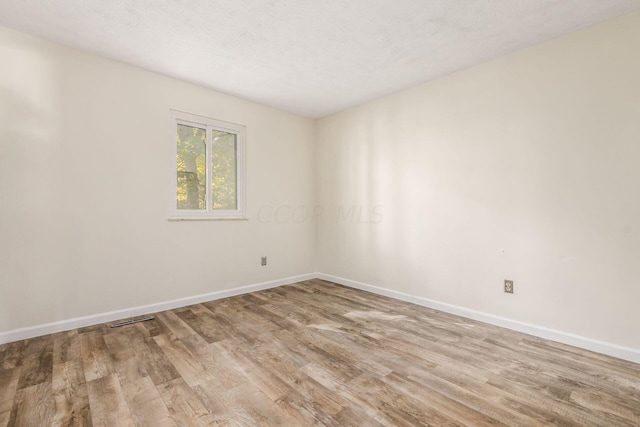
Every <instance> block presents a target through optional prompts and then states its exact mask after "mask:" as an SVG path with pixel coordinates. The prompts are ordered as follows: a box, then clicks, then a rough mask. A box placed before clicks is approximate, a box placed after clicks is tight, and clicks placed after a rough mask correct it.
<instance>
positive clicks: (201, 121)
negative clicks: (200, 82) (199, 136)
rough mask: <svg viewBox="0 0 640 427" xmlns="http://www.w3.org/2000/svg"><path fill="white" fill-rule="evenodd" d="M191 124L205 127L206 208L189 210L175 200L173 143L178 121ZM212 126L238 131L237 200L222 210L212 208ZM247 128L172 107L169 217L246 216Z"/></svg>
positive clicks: (213, 217)
mask: <svg viewBox="0 0 640 427" xmlns="http://www.w3.org/2000/svg"><path fill="white" fill-rule="evenodd" d="M179 124H182V125H187V126H194V127H200V128H203V129H206V151H205V158H206V162H207V164H206V180H207V186H206V209H199V210H189V209H178V206H177V203H176V194H177V189H178V180H177V162H176V158H177V155H178V146H177V144H176V132H177V129H178V125H179ZM212 130H220V131H223V132H229V133H233V134H235V135H237V138H236V150H237V151H236V200H237V209H235V210H222V209H212V208H211V193H212V191H211V173H212V172H211V170H212V167H211V144H212V138H211V132H212ZM245 152H246V128H245V127H244V126H242V125H239V124H235V123H229V122H225V121H222V120H216V119H212V118H209V117H204V116H198V115H195V114H189V113H184V112H182V111H177V110H171V168H170V170H171V185H170V188H171V197H170V199H169V200H170V201H171V210H170V215H169V220H170V221H184V220H233V219H247V217H246V200H245V194H246V182H245V174H246V160H245Z"/></svg>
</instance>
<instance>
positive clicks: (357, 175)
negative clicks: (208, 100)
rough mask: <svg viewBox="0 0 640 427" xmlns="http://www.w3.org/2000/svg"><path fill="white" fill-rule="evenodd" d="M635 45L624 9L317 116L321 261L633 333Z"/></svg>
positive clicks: (442, 297) (637, 171)
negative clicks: (510, 283)
mask: <svg viewBox="0 0 640 427" xmlns="http://www.w3.org/2000/svg"><path fill="white" fill-rule="evenodd" d="M639 52H640V14H639V13H635V14H631V15H626V16H623V17H621V18H618V19H615V20H612V21H609V22H606V23H603V24H600V25H598V26H595V27H592V28H589V29H586V30H583V31H580V32H577V33H573V34H571V35H568V36H565V37H562V38H559V39H556V40H553V41H550V42H547V43H544V44H540V45H537V46H534V47H531V48H529V49H526V50H522V51H519V52H517V53H515V54H512V55H509V56H506V57H502V58H499V59H497V60H494V61H492V62H489V63H485V64H482V65H479V66H476V67H473V68H470V69H467V70H464V71H462V72H459V73H456V74H453V75H450V76H447V77H444V78H441V79H438V80H435V81H432V82H429V83H426V84H423V85H421V86H418V87H416V88H413V89H410V90H406V91H403V92H400V93H397V94H394V95H391V96H388V97H385V98H383V99H379V100H377V101H374V102H371V103H368V104H366V105H363V106H360V107H357V108H353V109H350V110H348V111H345V112H342V113H339V114H336V115H334V116H331V117H328V118H325V119H322V120H320V121H319V123H318V128H317V147H316V161H317V165H316V168H317V203H318V204H320V205H322V206H323V207H324V209H325V214H324V216H323V219H322V221H320V222H318V225H317V248H318V257H317V259H318V270H319V271H321V272H323V273H327V274H331V275H335V276H338V277H343V278H346V279H351V280H356V281H360V282H364V283H368V284H372V285H376V286H381V287H385V288H388V289H392V290H395V291H399V292H405V293H408V294H410V295H414V296H419V297H425V298H430V299H434V300H437V301H440V302H444V303H449V304H454V305H457V306H461V307H465V308H468V309H473V310H478V311H482V312H486V313H490V314H492V315H496V316H503V317H506V318H510V319H513V320H517V321H521V322H528V323H531V324H534V325H538V326H542V327H547V328H552V329H556V330H559V331H563V332H565V333H573V334H578V335H581V336H584V337H588V338H591V339H595V340H602V341H607V342H611V343H614V344H618V345H622V346H628V347H632V348H636V349H640V334H639V333H638V325H640V309H638V301H640V55H639V54H638V53H639ZM503 279H513V280H514V281H515V294H514V295H507V294H505V293H503V290H502V286H503V283H502V281H503Z"/></svg>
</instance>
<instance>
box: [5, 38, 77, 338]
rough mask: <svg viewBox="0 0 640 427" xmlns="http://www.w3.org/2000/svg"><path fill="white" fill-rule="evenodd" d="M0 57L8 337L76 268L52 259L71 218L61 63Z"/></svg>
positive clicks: (10, 51) (41, 56)
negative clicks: (63, 206)
mask: <svg viewBox="0 0 640 427" xmlns="http://www.w3.org/2000/svg"><path fill="white" fill-rule="evenodd" d="M0 37H4V34H3V33H0ZM0 40H1V39H0ZM0 57H2V58H3V66H2V67H0V236H2V237H1V238H0V296H1V297H0V331H2V330H7V329H8V324H9V319H11V318H12V317H15V316H16V315H18V314H19V313H23V312H25V311H27V310H29V307H30V306H31V307H32V306H33V305H32V304H31V303H32V302H33V301H35V300H42V299H43V298H48V297H49V295H51V294H55V289H46V290H44V292H43V289H42V287H40V289H37V288H36V287H35V284H37V283H47V282H49V283H51V278H52V277H55V276H58V275H60V273H61V271H63V270H64V269H65V268H73V266H72V265H68V266H63V265H59V264H60V263H58V262H54V261H53V260H52V257H51V254H54V253H56V252H57V251H59V250H60V247H59V246H58V245H57V244H56V242H57V238H64V237H65V236H64V233H63V230H64V228H63V221H61V218H60V216H59V214H64V213H63V212H59V206H60V200H64V197H65V196H64V195H63V194H61V190H62V189H64V185H63V184H64V183H62V182H61V179H62V178H61V174H60V171H61V168H63V167H64V162H62V161H60V159H61V157H62V156H63V150H62V144H63V141H62V138H61V136H60V135H59V129H60V119H59V117H60V116H61V115H60V110H61V107H62V106H61V105H60V102H61V94H62V83H63V82H62V80H61V76H62V74H61V72H60V65H59V63H57V61H55V60H54V59H53V58H52V57H51V55H49V54H48V53H47V52H45V51H43V50H42V49H39V48H38V47H37V46H33V47H32V48H31V49H25V48H24V47H22V46H20V47H18V46H17V45H14V44H13V43H12V42H11V41H7V40H2V41H0ZM54 202H55V203H54ZM52 237H53V238H52ZM66 259H71V258H70V257H67V258H66ZM16 302H20V303H19V304H17V303H16ZM52 302H53V301H52Z"/></svg>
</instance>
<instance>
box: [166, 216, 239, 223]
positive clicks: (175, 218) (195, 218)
mask: <svg viewBox="0 0 640 427" xmlns="http://www.w3.org/2000/svg"><path fill="white" fill-rule="evenodd" d="M169 221H170V222H175V221H249V218H247V217H244V216H229V217H210V216H171V217H169Z"/></svg>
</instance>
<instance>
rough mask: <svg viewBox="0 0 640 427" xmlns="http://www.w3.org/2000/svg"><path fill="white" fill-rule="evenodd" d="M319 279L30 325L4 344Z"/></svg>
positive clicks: (9, 334) (3, 335)
mask: <svg viewBox="0 0 640 427" xmlns="http://www.w3.org/2000/svg"><path fill="white" fill-rule="evenodd" d="M314 278H316V274H303V275H300V276H293V277H287V278H285V279H279V280H272V281H269V282H263V283H256V284H254V285H248V286H241V287H238V288H233V289H227V290H223V291H217V292H211V293H208V294H202V295H195V296H191V297H185V298H179V299H175V300H172V301H165V302H159V303H156V304H149V305H143V306H139V307H131V308H125V309H123V310H116V311H110V312H108V313H100V314H94V315H91V316H84V317H76V318H73V319H67V320H60V321H58V322H52V323H45V324H43V325H35V326H28V327H26V328H20V329H14V330H10V331H6V332H0V344H6V343H9V342H13V341H19V340H24V339H27V338H33V337H39V336H42V335H47V334H53V333H55V332H62V331H69V330H72V329H76V328H83V327H85V326H91V325H97V324H100V323H106V322H113V321H114V320H120V319H126V318H128V317H134V316H141V315H144V314H152V313H157V312H160V311H165V310H171V309H174V308H179V307H184V306H187V305H191V304H198V303H201V302H206V301H213V300H216V299H221V298H227V297H232V296H235V295H241V294H247V293H250V292H255V291H261V290H264V289H270V288H276V287H278V286H282V285H289V284H291V283H296V282H301V281H304V280H311V279H314Z"/></svg>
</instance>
